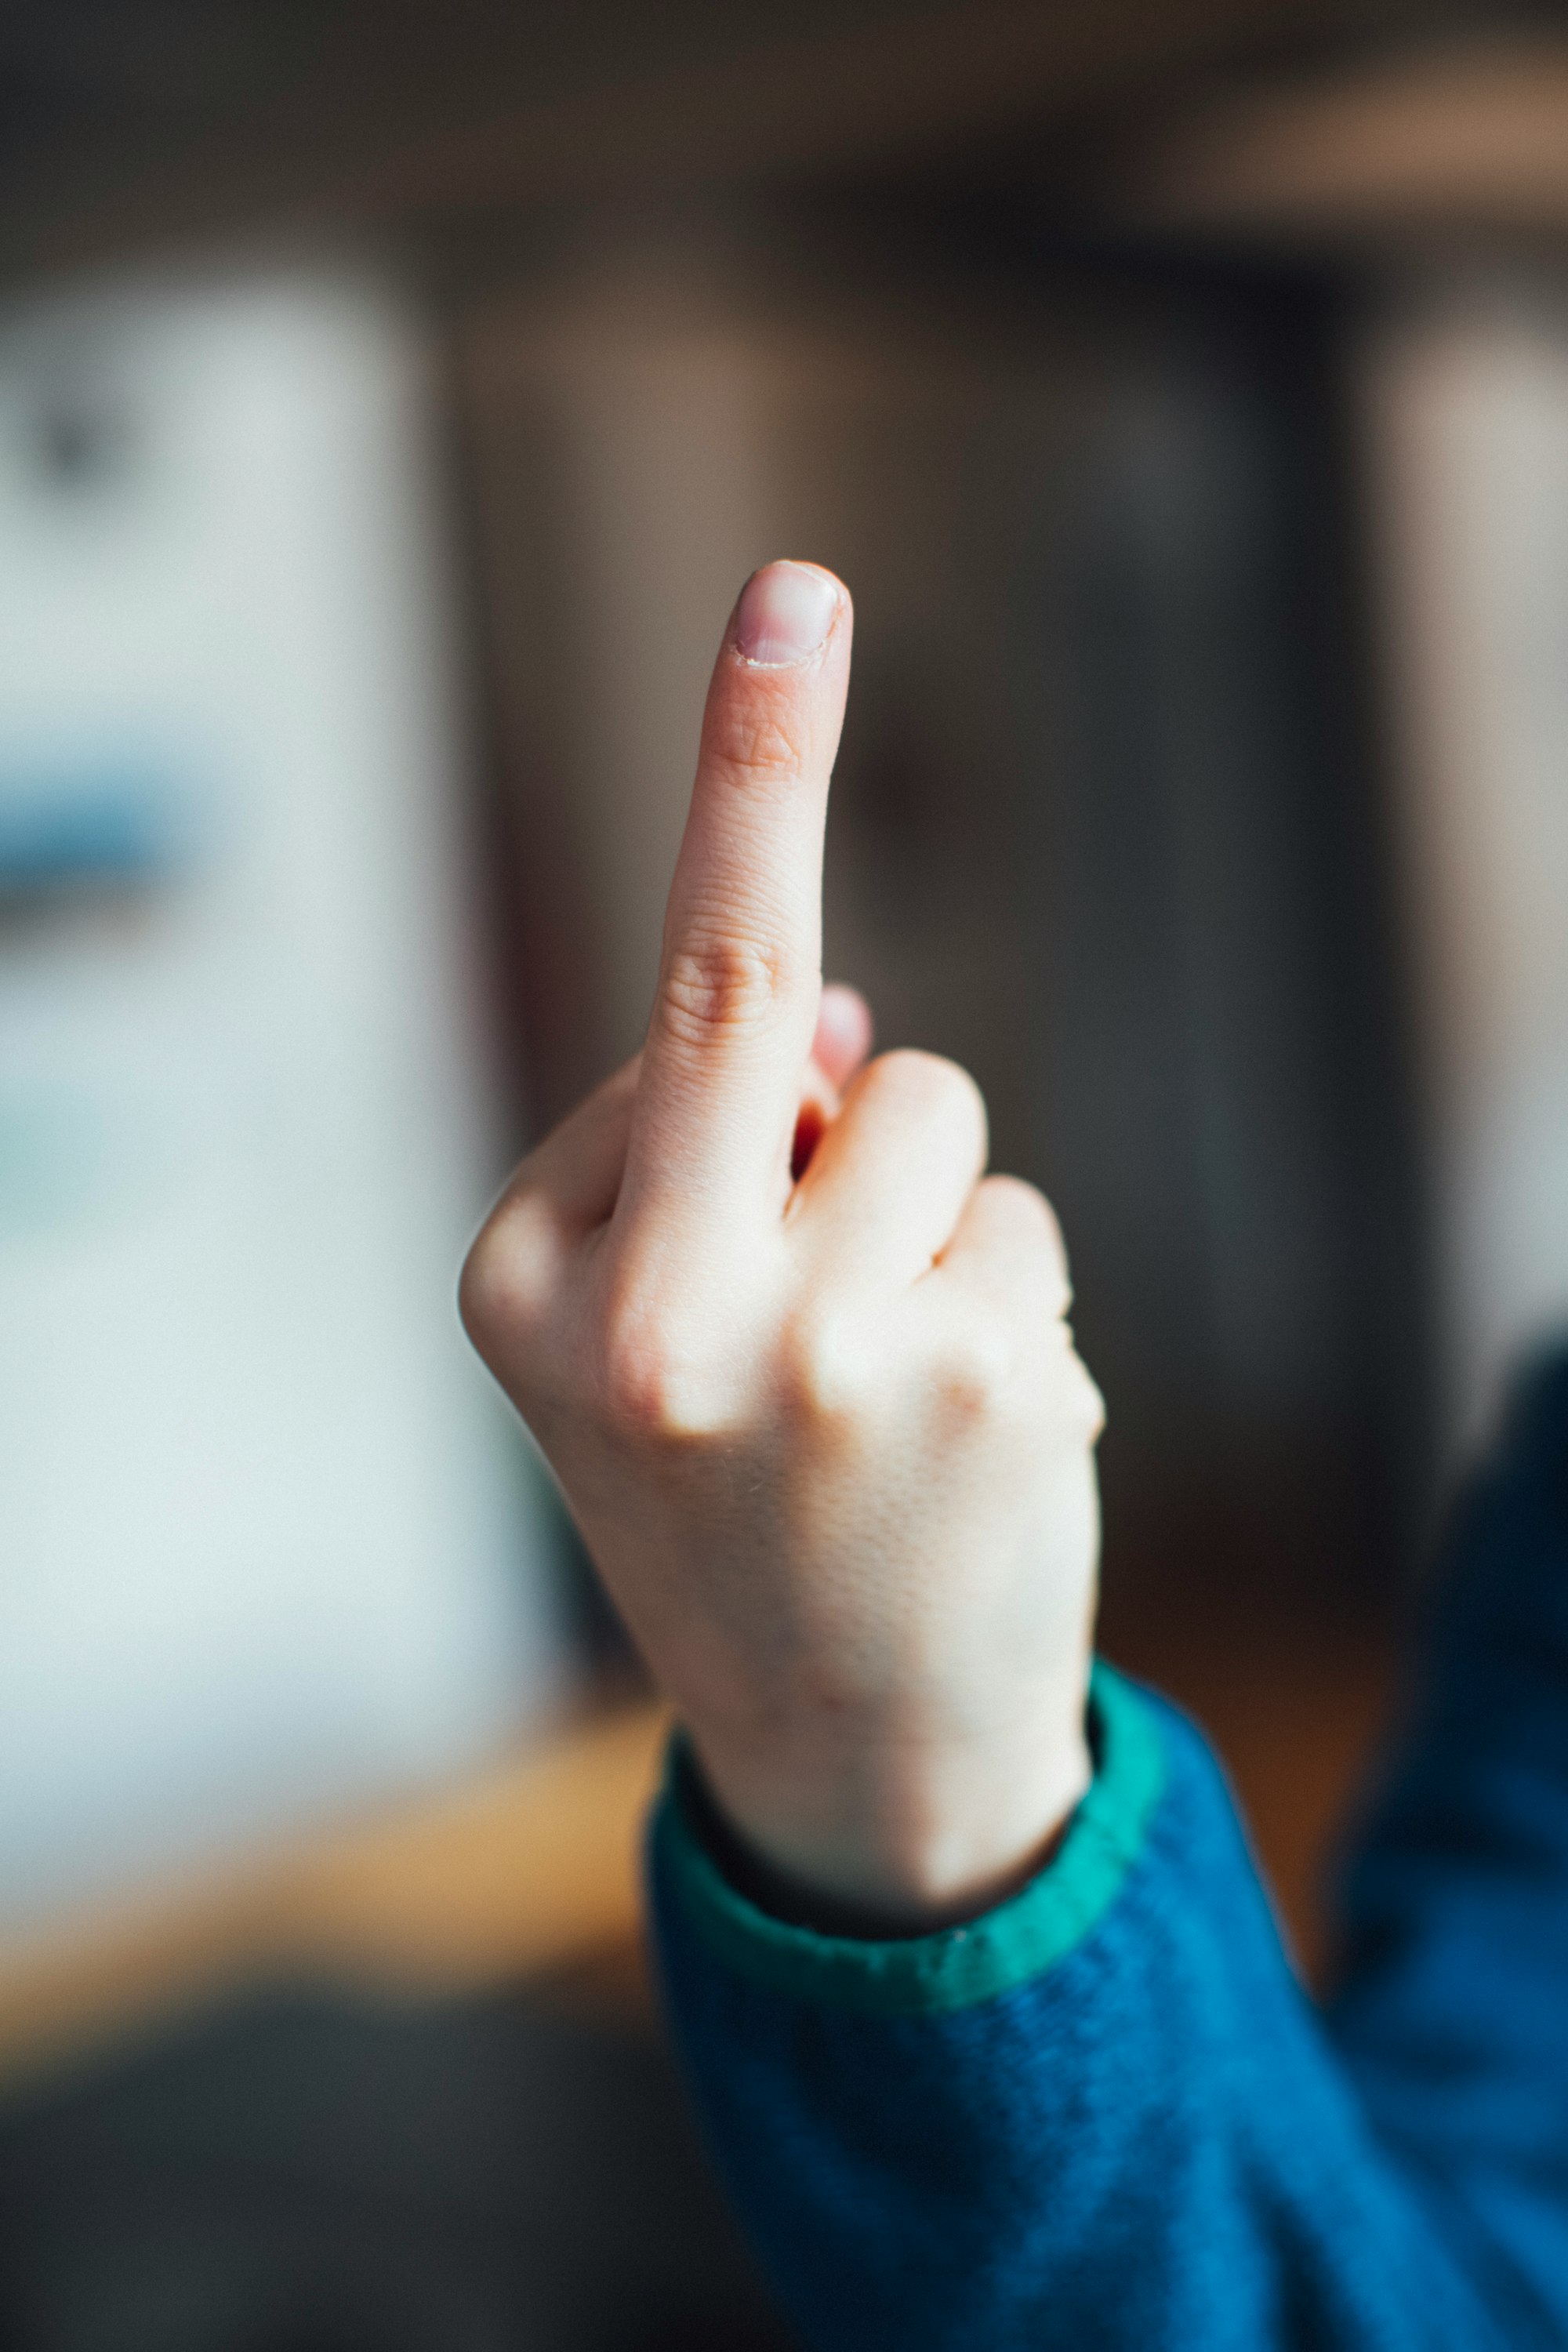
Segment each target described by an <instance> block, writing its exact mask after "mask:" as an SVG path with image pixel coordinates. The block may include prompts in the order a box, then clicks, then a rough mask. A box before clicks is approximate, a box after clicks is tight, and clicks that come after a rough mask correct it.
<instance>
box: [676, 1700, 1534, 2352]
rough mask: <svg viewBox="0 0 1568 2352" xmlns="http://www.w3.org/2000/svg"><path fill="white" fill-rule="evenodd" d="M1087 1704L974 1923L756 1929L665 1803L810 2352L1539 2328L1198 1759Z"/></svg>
mask: <svg viewBox="0 0 1568 2352" xmlns="http://www.w3.org/2000/svg"><path fill="white" fill-rule="evenodd" d="M1098 1689H1099V1692H1100V1697H1099V1700H1098V1702H1097V1710H1096V1712H1097V1719H1098V1724H1099V1734H1100V1736H1099V1739H1098V1746H1099V1750H1100V1753H1099V1759H1098V1772H1097V1780H1096V1784H1095V1788H1094V1790H1092V1791H1091V1794H1090V1796H1089V1799H1088V1801H1086V1803H1085V1805H1084V1806H1083V1807H1082V1808H1081V1809H1080V1811H1079V1815H1078V1816H1077V1817H1076V1818H1075V1821H1074V1822H1073V1824H1072V1826H1071V1828H1070V1829H1069V1831H1068V1835H1067V1838H1066V1839H1065V1841H1064V1843H1063V1844H1062V1846H1061V1849H1060V1851H1059V1852H1058V1853H1057V1855H1056V1856H1055V1857H1054V1859H1053V1860H1052V1862H1051V1864H1049V1865H1048V1867H1047V1871H1046V1872H1045V1873H1044V1874H1043V1875H1042V1876H1041V1877H1040V1878H1038V1879H1037V1880H1036V1881H1035V1882H1033V1883H1032V1885H1030V1887H1028V1888H1027V1889H1026V1890H1025V1891H1024V1893H1023V1894H1022V1895H1020V1896H1019V1897H1017V1898H1016V1899H1015V1901H1014V1902H1013V1903H1011V1904H1009V1905H1007V1906H1003V1907H1002V1908H1001V1909H999V1910H998V1911H995V1912H993V1913H991V1914H989V1915H988V1916H986V1918H984V1920H982V1921H979V1922H976V1923H973V1925H972V1926H971V1927H968V1928H967V1929H962V1930H956V1931H949V1932H948V1933H947V1934H945V1935H939V1936H934V1937H922V1938H919V1939H911V1940H906V1941H895V1942H892V1943H888V1944H883V1945H880V1946H877V1945H873V1944H869V1943H861V1944H858V1945H857V1944H856V1943H854V1942H852V1941H849V1940H847V1939H846V1940H844V1941H839V1942H836V1941H834V1940H833V1939H829V1938H823V1937H813V1936H811V1935H810V1934H809V1932H807V1931H804V1930H801V1929H798V1928H794V1929H792V1928H789V1927H783V1926H781V1925H779V1924H778V1923H776V1922H771V1921H768V1920H766V1919H764V1918H762V1917H761V1916H758V1915H757V1914H756V1913H755V1911H754V1910H752V1911H750V1913H748V1906H746V1905H745V1904H744V1903H743V1902H742V1901H740V1900H738V1899H736V1898H734V1896H733V1895H732V1893H731V1892H727V1891H726V1890H725V1889H724V1888H723V1887H722V1885H720V1884H719V1883H718V1881H717V1876H716V1874H714V1873H712V1872H711V1871H710V1870H708V1871H707V1872H706V1874H705V1866H704V1864H703V1861H702V1857H701V1856H700V1853H694V1849H693V1845H692V1843H691V1841H690V1838H689V1833H688V1832H685V1831H684V1830H683V1829H682V1828H681V1826H680V1823H679V1819H678V1816H677V1813H676V1811H674V1810H673V1809H672V1807H671V1803H670V1801H668V1800H667V1803H666V1809H665V1811H664V1812H663V1814H662V1817H661V1823H660V1827H659V1829H658V1833H657V1835H656V1838H655V1843H654V1856H655V1859H654V1880H655V1894H656V1908H657V1916H658V1933H659V1943H660V1954H661V1961H662V1966H663V1969H664V1975H665V1982H666V1986H667V1990H668V2000H669V2004H670V2009H671V2013H672V2016H673V2019H674V2021H675V2025H676V2029H677V2032H678V2036H679V2040H680V2042H681V2043H682V2045H683V2048H684V2050H685V2052H686V2054H687V2060H688V2063H689V2068H690V2071H691V2075H692V2079H693V2082H694V2085H695V2087H696V2091H697V2095H698V2097H699V2101H700V2105H701V2106H702V2108H703V2110H704V2112H705V2114H706V2116H707V2118H708V2121H709V2125H710V2131H711V2133H712V2136H713V2138H714V2141H715V2145H716V2147H717V2148H718V2151H719V2154H720V2157H721V2161H722V2163H723V2165H724V2168H725V2169H726V2171H727V2173H728V2174H729V2177H730V2179H731V2186H732V2189H733V2191H734V2194H735V2196H736V2198H737V2200H738V2201H739V2203H740V2205H741V2207H742V2211H743V2213H744V2214H745V2216H746V2218H747V2220H748V2222H749V2224H750V2227H751V2229H752V2232H753V2235H754V2237H755V2239H756V2241H757V2242H758V2244H759V2247H760V2248H761V2250H762V2252H763V2256H764V2259H765V2260H766V2262H767V2263H768V2265H769V2268H770V2270H771V2271H772V2273H773V2276H774V2277H775V2279H776V2280H777V2281H778V2283H779V2284H780V2286H781V2289H782V2291H783V2292H784V2295H785V2298H786V2300H787V2302H788V2304H789V2305H790V2306H791V2308H792V2309H793V2311H794V2313H795V2316H796V2318H797V2320H798V2322H799V2324H800V2325H801V2326H802V2327H803V2329H804V2331H805V2338H806V2341H807V2342H808V2343H809V2344H811V2345H812V2346H813V2347H822V2352H837V2347H841V2346H842V2347H850V2346H853V2347H856V2352H874V2348H875V2347H880V2346H883V2345H887V2346H889V2347H890V2346H895V2345H896V2346H898V2347H900V2352H903V2347H915V2348H916V2352H919V2348H920V2347H929V2352H948V2347H954V2352H956V2347H961V2346H962V2347H966V2352H967V2347H973V2346H975V2345H982V2344H983V2345H984V2346H985V2347H987V2352H1007V2347H1013V2346H1015V2345H1016V2346H1017V2347H1020V2352H1021V2348H1022V2347H1029V2348H1030V2352H1040V2347H1047V2346H1050V2345H1053V2344H1061V2345H1064V2346H1067V2345H1070V2346H1072V2347H1075V2352H1078V2347H1096V2346H1104V2347H1123V2346H1125V2347H1129V2352H1131V2347H1140V2352H1145V2347H1166V2346H1168V2347H1173V2352H1175V2347H1182V2352H1187V2347H1194V2346H1199V2345H1201V2346H1203V2347H1205V2352H1225V2347H1230V2346H1235V2347H1237V2352H1240V2347H1247V2352H1269V2347H1287V2346H1289V2347H1298V2346H1303V2347H1304V2346H1320V2345H1321V2346H1332V2347H1384V2346H1386V2347H1391V2352H1392V2347H1401V2352H1413V2348H1414V2347H1450V2346H1451V2347H1455V2352H1458V2347H1465V2352H1483V2347H1486V2346H1488V2345H1489V2344H1496V2345H1502V2344H1505V2343H1506V2344H1508V2345H1510V2347H1511V2346H1517V2345H1519V2344H1521V2343H1529V2342H1530V2341H1531V2340H1535V2339H1532V2338H1531V2336H1529V2335H1528V2334H1521V2332H1520V2325H1519V2320H1520V2315H1519V2313H1518V2312H1516V2311H1514V2310H1513V2309H1511V2308H1510V2309H1508V2310H1506V2311H1505V2310H1503V2309H1502V2308H1501V2307H1500V2305H1499V2302H1498V2290H1497V2286H1496V2282H1494V2281H1489V2280H1483V2279H1478V2277H1477V2276H1475V2275H1474V2274H1473V2273H1468V2272H1467V2270H1466V2269H1465V2267H1464V2266H1463V2264H1462V2263H1460V2262H1458V2261H1457V2260H1456V2259H1455V2258H1454V2256H1453V2254H1452V2252H1450V2250H1449V2248H1448V2247H1447V2244H1446V2243H1445V2239H1444V2233H1443V2230H1442V2228H1441V2226H1440V2224H1439V2222H1438V2221H1437V2220H1436V2219H1435V2218H1434V2208H1433V2206H1432V2204H1431V2203H1430V2202H1429V2201H1428V2198H1427V2193H1426V2188H1425V2186H1424V2185H1423V2183H1422V2182H1421V2180H1420V2179H1419V2177H1418V2176H1416V2175H1415V2174H1414V2173H1411V2172H1407V2171H1406V2170H1405V2169H1403V2168H1401V2167H1400V2166H1399V2165H1398V2164H1397V2163H1396V2162H1395V2161H1394V2159H1392V2158H1390V2157H1389V2156H1388V2155H1387V2154H1386V2153H1385V2152H1384V2150H1383V2149H1382V2148H1381V2147H1379V2145H1378V2144H1377V2142H1376V2141H1375V2140H1374V2138H1373V2134H1372V2132H1371V2130H1370V2128H1369V2126H1367V2123H1366V2121H1365V2119H1364V2116H1363V2111H1362V2109H1361V2106H1360V2105H1359V2102H1358V2099H1357V2096H1356V2093H1355V2088H1354V2085H1353V2083H1352V2078H1351V2077H1350V2075H1349V2074H1348V2073H1347V2072H1346V2070H1345V2069H1344V2068H1343V2067H1342V2064H1341V2063H1340V2062H1339V2061H1338V2060H1337V2059H1336V2058H1335V2056H1334V2055H1333V2053H1331V2049H1330V2048H1329V2046H1328V2044H1327V2043H1326V2042H1325V2040H1324V2037H1323V2036H1322V2034H1321V2030H1320V2028H1319V2025H1318V2022H1317V2021H1316V2019H1315V2017H1314V2016H1313V2014H1312V2011H1311V2010H1310V2006H1309V2004H1308V2003H1307V2002H1306V2000H1305V1999H1304V1997H1303V1996H1302V1994H1301V1993H1300V1990H1299V1989H1298V1987H1297V1985H1296V1983H1295V1981H1294V1979H1293V1978H1292V1976H1291V1974H1290V1971H1289V1965H1288V1963H1287V1961H1286V1959H1285V1958H1284V1956H1283V1954H1282V1952H1281V1950H1280V1948H1279V1941H1278V1938H1277V1937H1276V1934H1275V1931H1274V1927H1273V1924H1272V1921H1271V1919H1270V1917H1269V1916H1268V1908H1267V1905H1266V1903H1265V1901H1264V1899H1263V1897H1262V1895H1261V1893H1260V1891H1259V1889H1258V1885H1257V1883H1256V1879H1255V1877H1254V1875H1253V1873H1252V1871H1251V1867H1250V1864H1249V1863H1248V1860H1247V1854H1246V1851H1245V1846H1244V1843H1243V1842H1242V1839H1241V1836H1240V1833H1239V1831H1238V1829H1237V1824H1236V1822H1235V1818H1234V1815H1233V1813H1232V1811H1231V1808H1230V1805H1229V1801H1228V1799H1227V1797H1226V1792H1225V1790H1224V1788H1223V1784H1222V1783H1221V1781H1220V1780H1219V1777H1218V1775H1217V1773H1216V1771H1215V1768H1214V1766H1213V1764H1212V1762H1211V1761H1210V1759H1209V1758H1208V1757H1207V1754H1206V1751H1205V1750H1204V1749H1203V1748H1202V1745H1201V1743H1200V1742H1199V1741H1198V1740H1197V1739H1196V1738H1195V1736H1194V1734H1192V1733H1191V1732H1190V1730H1188V1729H1187V1728H1186V1727H1184V1726H1183V1725H1182V1724H1181V1723H1180V1722H1179V1721H1178V1720H1177V1719H1176V1718H1174V1717H1173V1716H1171V1715H1170V1713H1169V1712H1168V1711H1166V1710H1163V1709H1162V1708H1159V1707H1158V1706H1157V1704H1155V1703H1152V1702H1149V1701H1146V1700H1144V1699H1143V1698H1142V1697H1140V1696H1124V1695H1122V1692H1121V1687H1119V1686H1118V1685H1116V1684H1115V1683H1114V1682H1107V1681H1105V1680H1104V1679H1103V1678H1102V1679H1101V1680H1100V1684H1099V1685H1098ZM1506 2300H1507V2298H1506V2295H1505V2296H1504V2301H1505V2302H1506ZM1540 2340H1542V2341H1545V2340H1547V2339H1545V2338H1544V2337H1543V2338H1542V2339H1540Z"/></svg>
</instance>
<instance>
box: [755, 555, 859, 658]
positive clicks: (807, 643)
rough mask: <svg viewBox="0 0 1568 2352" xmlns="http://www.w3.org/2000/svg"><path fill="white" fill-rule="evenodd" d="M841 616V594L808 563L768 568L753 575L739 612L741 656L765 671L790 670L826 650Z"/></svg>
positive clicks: (768, 564)
mask: <svg viewBox="0 0 1568 2352" xmlns="http://www.w3.org/2000/svg"><path fill="white" fill-rule="evenodd" d="M837 610H838V590H837V586H836V585H835V583H833V582H832V581H831V580H830V579H829V578H828V576H827V574H826V572H816V571H814V570H813V569H812V567H811V566H810V565H809V564H806V563H767V564H764V565H763V569H762V570H761V571H760V572H752V576H751V578H750V579H749V580H748V581H747V583H746V584H745V586H744V587H743V588H742V591H741V601H740V603H739V604H737V605H736V607H735V650H736V652H737V653H738V654H739V655H740V656H741V658H742V661H748V662H752V664H754V665H755V667H757V668H759V669H789V668H791V667H793V666H794V664H795V663H796V662H803V661H805V659H806V657H807V656H808V655H810V654H814V653H816V651H817V649H818V647H819V646H823V645H825V644H826V640H827V635H828V632H829V630H830V629H831V628H832V626H833V620H834V615H835V614H837Z"/></svg>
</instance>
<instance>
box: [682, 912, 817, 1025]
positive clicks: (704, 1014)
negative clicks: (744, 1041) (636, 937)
mask: <svg viewBox="0 0 1568 2352" xmlns="http://www.w3.org/2000/svg"><path fill="white" fill-rule="evenodd" d="M797 979H798V973H797V971H796V967H795V958H794V956H793V955H792V954H791V953H790V951H789V950H787V948H785V947H784V946H783V945H781V944H778V943H775V942H773V941H772V940H760V939H751V938H746V937H744V936H742V935H740V934H737V933H734V932H727V931H724V930H722V929H719V928H718V927H716V926H715V927H714V928H713V929H698V930H696V931H693V932H689V934H688V936H687V937H686V939H685V940H682V942H681V944H680V946H679V948H677V949H676V950H674V951H673V953H672V954H671V955H670V957H669V960H668V964H667V965H666V968H665V974H664V985H663V988H662V989H661V991H660V992H659V1005H658V1021H659V1023H660V1025H661V1026H662V1027H663V1029H664V1030H665V1031H666V1033H667V1034H670V1035H672V1036H674V1037H676V1038H677V1039H679V1040H680V1041H681V1042H683V1043H686V1044H697V1045H710V1044H712V1043H713V1042H714V1041H715V1040H716V1039H722V1038H724V1037H730V1036H745V1035H749V1034H752V1033H754V1032H755V1031H756V1030H758V1029H759V1028H763V1027H765V1026H766V1025H767V1024H769V1023H770V1022H771V1021H772V1020H773V1017H774V1016H775V1014H776V1013H777V1012H778V1011H779V1008H780V1007H781V1005H782V1004H783V1003H784V1002H785V1001H786V999H788V998H789V997H790V996H791V995H792V993H793V992H794V991H795V983H796V982H797Z"/></svg>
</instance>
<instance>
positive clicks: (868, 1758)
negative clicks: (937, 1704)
mask: <svg viewBox="0 0 1568 2352" xmlns="http://www.w3.org/2000/svg"><path fill="white" fill-rule="evenodd" d="M1087 1684H1088V1662H1087V1660H1085V1661H1084V1662H1083V1664H1082V1666H1081V1668H1080V1669H1079V1670H1078V1671H1077V1672H1076V1673H1075V1674H1074V1675H1073V1676H1072V1677H1071V1678H1070V1680H1068V1681H1067V1682H1066V1684H1065V1686H1064V1687H1063V1688H1062V1689H1059V1690H1055V1691H1051V1692H1047V1693H1041V1694H1039V1695H1038V1698H1037V1704H1036V1705H1034V1706H1031V1707H1030V1708H1029V1709H1028V1710H1027V1711H1026V1712H1025V1713H1023V1714H1021V1715H1020V1716H1018V1717H1016V1719H1014V1720H1010V1721H1008V1722H1006V1723H1005V1724H1000V1725H999V1724H997V1723H995V1722H994V1721H993V1722H990V1723H988V1724H987V1725H986V1726H985V1727H984V1729H983V1730H982V1729H979V1728H974V1729H972V1730H970V1731H968V1732H967V1733H962V1732H954V1731H952V1729H948V1730H945V1731H943V1732H942V1733H937V1732H934V1731H932V1730H931V1727H927V1726H923V1725H919V1724H904V1725H900V1726H888V1725H883V1726H879V1727H877V1729H876V1730H875V1731H874V1732H873V1731H868V1730H865V1729H860V1730H850V1729H849V1728H848V1727H846V1726H844V1725H842V1724H840V1723H833V1722H821V1721H818V1722H814V1723H805V1722H802V1723H800V1724H798V1725H795V1726H791V1727H786V1728H785V1729H784V1731H783V1732H782V1733H781V1732H774V1733H773V1734H772V1735H771V1736H770V1737H769V1738H768V1739H767V1740H765V1741H760V1740H758V1739H756V1738H741V1737H738V1736H737V1735H736V1734H735V1733H734V1732H733V1731H732V1730H731V1731H728V1732H727V1731H725V1730H723V1729H721V1728H716V1727H711V1726H697V1725H693V1726H690V1727H689V1738H690V1741H691V1747H692V1751H693V1755H694V1759H695V1760H696V1763H697V1765H698V1767H699V1771H698V1775H697V1780H698V1786H699V1801H700V1804H701V1805H702V1807H703V1809H704V1811H705V1813H706V1816H707V1823H706V1826H707V1833H708V1836H709V1839H710V1843H711V1844H712V1845H713V1847H714V1849H715V1852H716V1853H717V1854H718V1856H719V1858H720V1860H721V1863H722V1864H723V1866H724V1867H725V1869H726V1870H727V1872H728V1873H729V1874H730V1875H731V1877H732V1878H733V1880H734V1881H735V1883H736V1884H737V1885H738V1886H739V1887H740V1889H741V1891H742V1892H743V1893H748V1894H750V1895H751V1896H752V1899H753V1900H754V1901H755V1902H756V1903H757V1904H758V1906H759V1907H760V1908H762V1909H763V1910H766V1911H769V1912H772V1913H773V1915H774V1916H778V1917H780V1918H784V1919H786V1920H790V1921H793V1922H794V1923H795V1924H798V1925H803V1926H811V1927H816V1928H818V1929H819V1930H821V1931H822V1932H824V1933H829V1934H833V1933H837V1934H847V1935H855V1936H878V1937H887V1936H892V1937H898V1936H907V1935H921V1934H925V1933H928V1932H930V1931H931V1930H933V1929H936V1928H939V1927H946V1926H952V1925H954V1924H956V1923H958V1922H960V1921H962V1920H964V1919H968V1918H973V1917H974V1916H978V1915H979V1914H980V1913H981V1912H983V1911H986V1910H989V1909H991V1908H992V1907H993V1906H994V1905H995V1904H997V1903H999V1902H1002V1901H1004V1900H1005V1898H1006V1897H1007V1896H1008V1895H1012V1894H1014V1893H1016V1891H1017V1889H1018V1888H1019V1887H1020V1886H1022V1885H1024V1884H1025V1883H1026V1881H1027V1880H1028V1879H1029V1878H1031V1877H1032V1876H1033V1875H1034V1874H1036V1873H1037V1871H1038V1870H1040V1869H1041V1868H1043V1867H1044V1865H1045V1864H1046V1863H1047V1862H1048V1860H1049V1859H1050V1856H1051V1853H1052V1852H1053V1851H1054V1849H1055V1847H1056V1845H1057V1843H1058V1842H1059V1840H1060V1838H1061V1836H1062V1834H1063V1832H1065V1830H1066V1829H1067V1826H1068V1822H1070V1820H1071V1819H1072V1816H1073V1814H1074V1812H1075V1811H1077V1809H1078V1806H1079V1803H1080V1802H1081V1801H1082V1800H1083V1797H1084V1796H1085V1794H1086V1792H1087V1791H1088V1790H1089V1785H1090V1782H1091V1780H1092V1779H1093V1776H1094V1767H1093V1762H1092V1759H1091V1757H1090V1753H1089V1739H1088V1735H1087V1731H1086V1726H1085V1699H1086V1691H1087Z"/></svg>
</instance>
